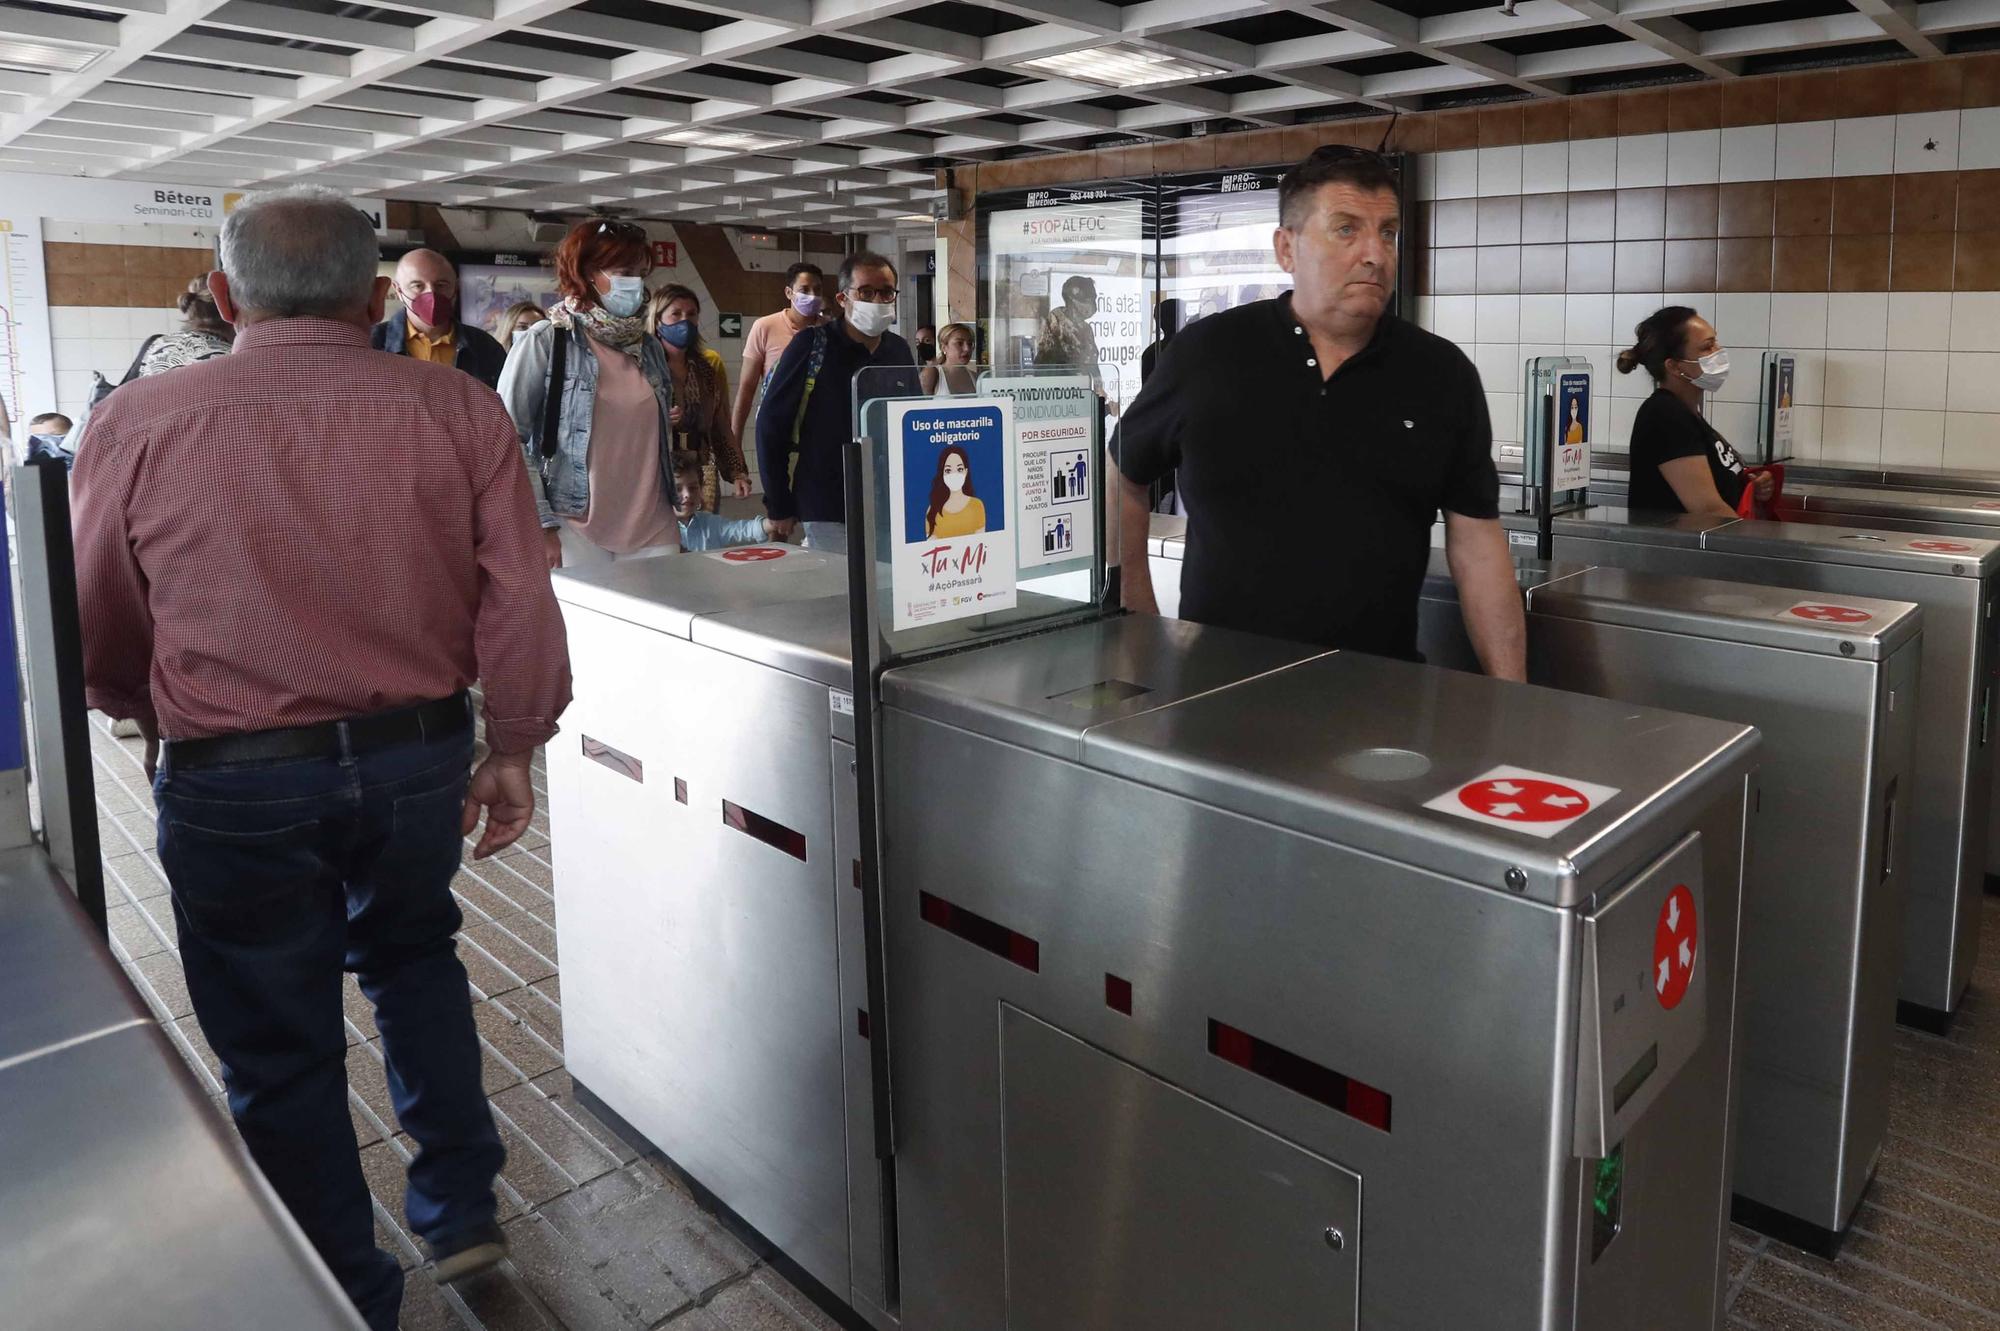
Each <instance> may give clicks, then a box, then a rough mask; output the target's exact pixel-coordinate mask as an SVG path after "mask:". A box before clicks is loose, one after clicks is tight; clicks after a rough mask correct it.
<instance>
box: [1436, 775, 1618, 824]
mask: <svg viewBox="0 0 2000 1331" xmlns="http://www.w3.org/2000/svg"><path fill="white" fill-rule="evenodd" d="M1458 802H1459V803H1460V804H1463V805H1464V806H1465V807H1466V808H1468V809H1470V810H1472V811H1473V812H1474V813H1483V814H1485V815H1486V816H1487V817H1488V818H1498V819H1501V820H1502V821H1505V822H1510V823H1512V822H1520V823H1550V822H1555V821H1556V820H1557V819H1568V818H1581V817H1582V816H1583V815H1584V814H1586V813H1589V812H1590V797H1589V796H1587V795H1585V794H1584V793H1583V792H1582V791H1579V790H1571V789H1570V788H1569V787H1568V786H1565V785H1560V784H1558V783H1557V782H1554V781H1533V780H1529V779H1527V778H1525V777H1524V778H1522V779H1521V780H1518V781H1505V780H1502V781H1475V782H1473V783H1472V784H1471V785H1469V786H1465V787H1463V788H1461V789H1460V790H1459V792H1458Z"/></svg>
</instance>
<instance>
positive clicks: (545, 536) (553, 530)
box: [542, 527, 562, 572]
mask: <svg viewBox="0 0 2000 1331" xmlns="http://www.w3.org/2000/svg"><path fill="white" fill-rule="evenodd" d="M542 553H543V554H545V555H546V556H548V561H549V570H550V571H551V572H554V571H555V570H556V569H559V568H561V567H562V529H561V528H559V527H544V528H542Z"/></svg>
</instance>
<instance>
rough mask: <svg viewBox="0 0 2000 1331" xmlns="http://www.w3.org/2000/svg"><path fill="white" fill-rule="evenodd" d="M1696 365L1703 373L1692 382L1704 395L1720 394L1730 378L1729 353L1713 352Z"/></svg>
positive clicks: (1694, 377) (1693, 378)
mask: <svg viewBox="0 0 2000 1331" xmlns="http://www.w3.org/2000/svg"><path fill="white" fill-rule="evenodd" d="M1695 364H1697V365H1699V366H1701V373H1700V374H1697V375H1694V376H1693V377H1692V379H1691V380H1690V382H1691V383H1693V384H1694V386H1695V387H1696V388H1699V389H1700V390H1701V391H1702V392H1704V393H1717V392H1720V391H1721V390H1722V385H1723V383H1724V382H1725V381H1726V380H1727V379H1728V378H1729V353H1728V352H1726V351H1717V352H1712V353H1710V354H1709V355H1706V356H1703V357H1702V358H1701V359H1700V360H1698V361H1696V362H1695Z"/></svg>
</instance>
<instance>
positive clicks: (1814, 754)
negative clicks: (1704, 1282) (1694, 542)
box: [1419, 557, 1923, 1256]
mask: <svg viewBox="0 0 2000 1331" xmlns="http://www.w3.org/2000/svg"><path fill="white" fill-rule="evenodd" d="M1518 574H1519V578H1520V581H1521V585H1522V590H1523V594H1524V596H1525V597H1526V601H1527V613H1528V662H1529V665H1528V677H1529V678H1530V679H1531V680H1533V681H1534V682H1535V683H1538V684H1546V685H1549V686H1551V687H1554V688H1561V689H1568V690H1572V691H1575V692H1579V693H1588V694H1592V695H1594V696H1597V697H1602V698H1615V699H1618V700H1620V701H1623V702H1632V703H1643V704H1645V705H1647V706H1653V707H1667V708H1672V709H1674V710H1676V711H1683V712H1690V713H1693V714H1696V715H1700V716H1712V717H1717V718H1719V719H1722V720H1726V721H1736V722H1740V723H1743V724H1746V725H1755V726H1756V727H1757V729H1758V730H1759V732H1760V733H1762V735H1763V737H1764V748H1763V751H1762V759H1761V769H1760V773H1759V776H1760V782H1759V784H1760V786H1761V789H1762V811H1761V813H1762V816H1761V817H1760V818H1758V819H1757V824H1756V826H1757V832H1756V842H1755V844H1754V845H1753V846H1752V848H1751V852H1750V854H1749V860H1750V868H1749V870H1748V872H1747V873H1746V874H1745V887H1744V907H1743V935H1742V937H1743V966H1742V983H1741V986H1740V994H1739V1002H1740V1004H1741V1016H1740V1019H1739V1022H1738V1029H1739V1040H1738V1048H1739V1050H1740V1053H1739V1056H1738V1061H1737V1086H1738V1088H1739V1089H1738V1092H1737V1099H1738V1102H1739V1104H1740V1106H1741V1109H1740V1111H1739V1113H1740V1117H1739V1120H1738V1122H1739V1127H1738V1137H1737V1152H1736V1176H1735V1191H1736V1212H1737V1216H1736V1218H1737V1219H1738V1220H1740V1221H1742V1222H1743V1223H1745V1224H1748V1225H1751V1226H1752V1227H1753V1228H1757V1229H1762V1230H1767V1231H1770V1232H1773V1233H1777V1234H1779V1235H1780V1236H1781V1237H1783V1238H1785V1239H1787V1240H1789V1241H1791V1242H1794V1243H1798V1244H1799V1245H1800V1246H1803V1247H1808V1248H1811V1249H1812V1250H1814V1251H1817V1252H1821V1253H1823V1254H1826V1255H1828V1256H1830V1255H1831V1254H1832V1252H1833V1250H1834V1249H1835V1248H1837V1247H1838V1245H1839V1241H1840V1237H1841V1235H1842V1233H1843V1232H1844V1231H1845V1229H1846V1227H1847V1223H1848V1221H1849V1220H1850V1219H1851V1218H1852V1217H1853V1214H1854V1208H1855V1206H1856V1205H1858V1204H1859V1202H1860V1200H1861V1193H1862V1190H1863V1189H1864V1188H1865V1187H1866V1186H1867V1183H1868V1179H1869V1177H1870V1176H1871V1175H1872V1174H1873V1172H1874V1167H1875V1161H1876V1158H1877V1156H1878V1154H1879V1153H1880V1151H1881V1148H1882V1144H1883V1139H1884V1136H1885V1135H1886V1133H1887V1130H1888V1118H1889V1073H1890V1065H1891V1062H1892V1059H1893V1050H1892V1042H1893V1031H1894V1026H1895V1011H1896V977H1897V969H1898V966H1899V964H1900V960H1901V953H1900V947H1899V939H1900V935H1901V931H1902V918H1901V915H1902V910H1901V907H1902V902H1901V899H1900V898H1901V892H1902V882H1903V878H1904V877H1905V875H1906V874H1907V864H1908V858H1909V857H1908V846H1909V838H1908V835H1907V833H1906V830H1905V824H1906V823H1907V822H1908V804H1909V793H1910V791H1911V789H1912V784H1913V782H1912V776H1913V774H1912V772H1911V763H1912V761H1913V755H1914V747H1913V744H1914V739H1915V721H1916V714H1917V675H1918V672H1919V662H1920V660H1921V654H1922V650H1923V642H1922V623H1923V611H1922V610H1921V609H1920V608H1918V607H1917V606H1915V605H1912V604H1909V603H1907V602H1901V601H1882V600H1873V599H1869V598H1863V597H1857V596H1843V597H1841V598H1840V600H1839V602H1838V603H1837V604H1834V603H1828V602H1822V601H1816V600H1810V599H1805V598H1802V597H1801V596H1800V595H1799V593H1798V592H1796V591H1792V590H1788V589H1780V588H1771V587H1754V586H1748V585H1745V584H1743V583H1731V582H1713V581H1709V580H1707V579H1701V578H1680V577H1666V576H1660V575H1653V574H1644V573H1632V572H1628V571H1626V570H1623V569H1616V568H1585V567H1582V566H1579V565H1567V564H1540V563H1536V562H1533V561H1529V562H1527V563H1525V564H1523V565H1522V566H1521V567H1520V568H1519V569H1518ZM1419 646H1420V648H1421V650H1422V651H1423V653H1424V655H1425V657H1426V659H1428V660H1429V661H1430V662H1431V663H1432V664H1434V665H1444V666H1449V667H1451V668H1453V669H1459V670H1469V671H1477V670H1478V669H1479V663H1478V660H1477V658H1476V657H1475V656H1474V655H1473V652H1472V646H1471V642H1470V640H1469V639H1468V638H1467V637H1466V635H1465V628H1464V623H1463V620H1462V618H1461V616H1460V614H1459V604H1458V591H1457V588H1456V587H1455V586H1454V584H1453V583H1452V580H1451V575H1450V572H1449V571H1448V570H1447V569H1446V568H1445V565H1444V560H1443V558H1442V557H1436V558H1434V559H1433V560H1432V568H1431V572H1430V576H1429V577H1428V578H1427V579H1426V581H1425V586H1424V600H1423V605H1422V614H1421V619H1420V637H1419Z"/></svg>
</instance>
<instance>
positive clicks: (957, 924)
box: [917, 892, 1042, 974]
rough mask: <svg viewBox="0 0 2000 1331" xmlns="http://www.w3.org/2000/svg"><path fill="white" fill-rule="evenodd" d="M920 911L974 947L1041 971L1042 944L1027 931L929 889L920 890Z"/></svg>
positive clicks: (937, 924)
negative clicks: (935, 893)
mask: <svg viewBox="0 0 2000 1331" xmlns="http://www.w3.org/2000/svg"><path fill="white" fill-rule="evenodd" d="M917 913H918V914H919V915H921V916H922V917H923V921H924V923H925V924H929V925H935V926H936V927H937V928H940V929H942V930H944V931H945V932H946V933H948V934H955V935H957V936H958V937H960V938H963V939H964V940H965V941H966V942H968V943H970V944H972V945H973V946H974V947H977V948H984V949H985V950H986V951H988V952H991V953H992V954H993V955H994V956H996V957H999V958H1001V959H1002V960H1004V961H1011V962H1013V963H1014V964H1015V965H1016V966H1019V967H1020V968H1021V969H1022V970H1027V971H1034V972H1035V973H1037V974H1040V973H1041V969H1042V945H1041V944H1040V943H1038V942H1036V941H1035V940H1034V939H1032V938H1030V937H1028V936H1027V935H1026V934H1024V933H1017V932H1015V931H1014V930H1012V929H1009V928H1008V927H1007V926H1006V925H1004V924H998V923H996V922H994V921H992V920H989V919H987V918H986V917H985V916H984V915H981V914H979V913H978V912H976V911H969V910H967V909H966V908H965V907H963V906H955V905H953V904H952V903H951V902H949V901H946V900H945V899H944V898H943V897H938V896H932V895H931V894H930V893H929V892H919V893H917Z"/></svg>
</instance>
